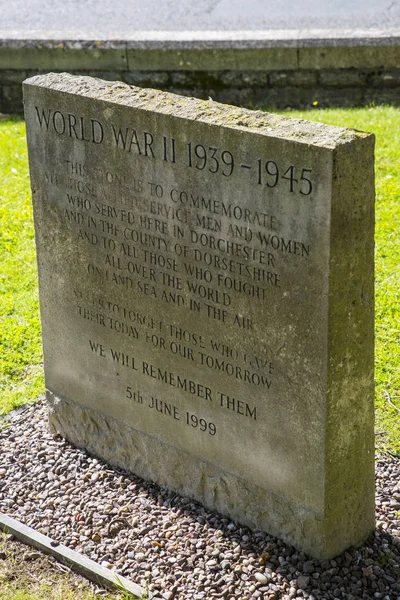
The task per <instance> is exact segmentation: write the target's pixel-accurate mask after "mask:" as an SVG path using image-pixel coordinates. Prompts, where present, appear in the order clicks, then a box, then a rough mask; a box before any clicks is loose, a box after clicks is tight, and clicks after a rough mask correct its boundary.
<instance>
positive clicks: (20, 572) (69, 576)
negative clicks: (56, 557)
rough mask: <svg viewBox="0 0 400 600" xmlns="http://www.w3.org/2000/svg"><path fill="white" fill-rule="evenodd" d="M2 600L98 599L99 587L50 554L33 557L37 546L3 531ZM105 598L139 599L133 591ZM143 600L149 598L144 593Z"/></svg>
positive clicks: (0, 539)
mask: <svg viewBox="0 0 400 600" xmlns="http://www.w3.org/2000/svg"><path fill="white" fill-rule="evenodd" d="M0 551H2V552H3V553H4V554H5V555H6V560H4V559H0V600H96V599H97V598H99V595H98V594H97V589H98V586H94V585H93V584H91V583H90V582H89V581H88V580H87V579H85V578H84V577H82V576H80V575H77V574H76V573H74V572H72V571H70V570H69V569H66V568H65V567H62V566H61V565H59V564H58V563H56V562H54V561H51V560H50V559H49V558H48V557H47V556H46V555H44V554H41V555H40V556H39V557H35V558H34V559H29V554H30V553H32V552H33V553H34V554H37V551H36V550H35V549H34V548H31V547H29V546H26V545H25V544H21V543H18V542H15V541H8V540H7V537H6V535H5V534H4V533H1V532H0ZM100 597H101V598H103V600H135V599H136V600H139V599H138V598H137V597H136V596H133V595H132V594H130V593H129V592H126V591H125V592H123V591H121V592H119V591H115V592H109V593H106V592H103V590H102V595H101V596H100ZM141 600H146V597H145V596H144V597H143V598H142V599H141Z"/></svg>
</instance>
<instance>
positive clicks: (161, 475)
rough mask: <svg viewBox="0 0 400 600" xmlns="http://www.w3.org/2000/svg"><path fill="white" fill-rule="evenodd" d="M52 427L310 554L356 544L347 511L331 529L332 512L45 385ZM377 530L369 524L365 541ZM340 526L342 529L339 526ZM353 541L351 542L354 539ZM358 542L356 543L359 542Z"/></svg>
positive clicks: (90, 449)
mask: <svg viewBox="0 0 400 600" xmlns="http://www.w3.org/2000/svg"><path fill="white" fill-rule="evenodd" d="M47 400H48V405H49V423H50V429H51V430H52V432H53V433H54V434H59V435H61V436H63V437H64V438H66V439H67V440H69V441H70V442H71V443H72V444H74V445H76V446H78V447H80V448H82V449H84V450H86V451H88V452H89V453H90V454H93V455H95V456H97V457H99V458H101V459H103V460H105V461H106V462H107V463H109V464H111V465H113V466H115V467H119V468H122V469H125V470H127V471H130V472H131V473H134V474H135V475H138V476H139V477H142V478H144V479H147V480H151V481H154V482H156V483H158V484H159V485H160V486H162V487H167V488H168V489H172V490H174V491H176V492H178V493H180V494H182V495H184V496H188V497H190V498H193V499H194V500H197V501H199V502H201V503H202V504H204V506H206V507H207V508H209V509H211V510H216V511H218V512H220V513H221V514H223V515H226V516H228V517H230V518H232V519H234V520H237V521H239V522H240V523H242V524H244V525H247V526H248V527H250V528H253V529H261V530H263V531H266V532H268V533H270V534H273V535H275V536H277V537H279V538H281V539H283V540H284V541H285V542H287V543H289V544H292V545H294V546H295V547H296V548H298V549H301V550H303V551H304V552H307V553H308V554H310V555H311V556H313V557H315V558H318V559H322V558H333V557H334V556H337V555H339V554H340V553H342V552H343V551H344V550H346V548H347V547H348V546H349V545H350V544H351V545H355V544H354V540H355V537H354V536H355V534H354V531H353V529H354V527H356V526H357V524H347V523H346V515H343V523H342V527H340V528H339V529H340V531H341V533H339V534H337V533H336V535H335V533H334V532H331V531H327V526H326V523H329V515H325V518H324V515H319V514H315V513H313V512H310V511H308V510H306V509H305V508H304V507H302V506H300V505H296V504H294V503H293V502H289V501H288V500H286V499H285V498H282V497H279V496H277V495H274V494H271V493H270V492H268V491H267V490H264V489H262V488H261V487H257V486H255V485H253V484H251V483H249V482H247V481H244V480H242V479H240V478H238V477H236V476H235V475H232V474H231V473H227V472H224V471H222V470H220V469H218V468H216V467H215V466H214V465H212V464H210V463H208V462H205V461H201V460H199V459H198V458H196V457H194V456H192V455H190V454H188V453H185V452H183V451H182V450H180V449H179V448H174V447H172V446H170V445H168V444H165V443H163V442H161V441H160V440H158V439H157V438H155V437H152V436H149V435H146V434H144V433H142V432H140V431H137V430H135V429H133V428H131V427H128V426H127V425H126V424H125V423H122V422H120V421H117V420H115V419H112V418H110V417H106V416H104V415H103V414H100V413H98V412H96V411H94V410H92V409H89V408H87V407H84V406H81V405H80V404H78V403H76V402H74V401H71V400H69V399H66V398H60V397H59V396H57V395H55V394H53V393H52V392H51V391H49V390H47ZM372 529H373V522H371V523H368V524H365V529H364V531H363V532H362V533H361V534H360V535H359V538H358V544H360V545H361V544H362V543H363V542H364V541H365V539H366V538H367V537H368V535H369V534H370V533H371V531H372ZM336 531H338V528H336ZM350 540H351V541H350ZM356 545H357V544H356Z"/></svg>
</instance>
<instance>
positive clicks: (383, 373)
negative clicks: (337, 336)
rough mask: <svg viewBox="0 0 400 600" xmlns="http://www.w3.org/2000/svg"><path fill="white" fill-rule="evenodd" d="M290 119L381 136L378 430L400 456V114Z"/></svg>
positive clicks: (335, 113) (319, 113) (388, 110)
mask: <svg viewBox="0 0 400 600" xmlns="http://www.w3.org/2000/svg"><path fill="white" fill-rule="evenodd" d="M289 114H290V116H293V117H301V118H304V119H308V120H313V121H320V122H322V123H327V124H329V125H339V126H341V127H352V128H354V129H359V130H361V131H369V132H371V133H374V134H375V136H376V148H375V172H376V231H375V320H376V322H375V382H376V392H375V403H376V428H375V430H376V432H377V434H378V443H379V445H380V447H382V448H384V449H386V450H389V451H391V452H394V453H396V454H400V176H399V172H400V171H399V165H400V109H398V108H394V107H388V106H385V107H370V108H358V109H324V110H320V109H318V110H311V111H291V112H290V113H289ZM391 403H392V404H391ZM393 405H394V406H393ZM395 407H397V409H396V408H395Z"/></svg>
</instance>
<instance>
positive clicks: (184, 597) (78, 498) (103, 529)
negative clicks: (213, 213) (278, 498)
mask: <svg viewBox="0 0 400 600" xmlns="http://www.w3.org/2000/svg"><path fill="white" fill-rule="evenodd" d="M46 422H47V415H46V407H45V404H44V402H40V403H38V404H35V405H34V406H31V407H29V408H27V409H25V410H23V411H22V412H19V413H13V414H12V416H11V417H10V419H9V420H8V421H7V422H6V425H5V427H3V428H2V429H0V450H1V452H0V511H2V512H5V513H6V514H8V515H9V516H12V517H14V518H17V519H19V520H20V521H22V522H24V523H26V524H27V525H29V526H30V527H33V528H35V529H37V530H38V531H40V532H41V533H44V534H46V535H49V536H50V537H52V538H55V539H56V540H58V541H59V542H61V543H63V544H66V545H67V546H69V547H70V548H73V549H75V550H77V551H79V552H82V553H83V554H86V555H87V556H89V557H90V558H92V559H93V560H95V561H97V562H99V563H101V564H102V565H103V566H106V567H108V568H112V569H115V570H116V571H117V572H118V573H120V574H122V575H124V576H126V577H130V578H131V579H132V580H133V581H135V582H136V583H138V584H139V585H142V586H143V587H145V588H148V589H149V590H152V591H153V592H158V593H159V595H160V597H161V598H164V599H165V600H172V599H176V600H201V599H205V600H208V599H211V598H225V599H226V600H245V599H250V598H260V599H267V600H278V599H281V600H294V599H296V598H298V599H300V598H308V599H309V600H313V599H315V600H316V599H324V600H325V599H329V598H345V599H346V600H353V599H355V598H367V599H374V598H382V599H383V600H400V477H399V475H400V460H399V459H396V458H394V457H392V456H390V455H386V454H384V455H380V456H379V457H378V459H377V462H376V478H377V501H376V504H377V530H376V533H375V534H374V535H372V536H371V538H370V539H369V540H368V542H367V543H366V544H365V545H364V546H363V547H362V548H358V549H350V550H349V551H347V552H345V553H344V554H343V555H341V556H339V557H337V558H335V559H334V560H323V561H317V560H312V559H310V558H309V557H308V556H306V555H305V554H303V553H302V552H298V551H296V550H295V549H294V548H293V547H291V546H290V545H288V544H285V543H284V542H282V541H281V540H278V539H276V538H275V537H272V536H270V535H267V534H266V533H263V532H261V531H252V530H250V529H248V528H247V527H241V526H240V524H238V523H236V522H232V521H231V520H230V519H228V518H225V517H223V516H221V515H219V514H217V513H213V512H211V511H209V510H207V509H205V508H204V507H202V506H201V505H200V504H198V503H196V502H193V501H192V500H190V499H188V498H184V497H182V496H179V495H178V494H175V493H173V492H170V491H168V490H166V489H164V488H160V487H159V486H157V485H155V484H153V483H149V482H145V481H143V480H142V479H139V478H138V477H134V476H132V475H130V474H128V473H126V472H125V471H122V470H119V469H113V468H110V467H109V466H108V465H106V464H105V463H103V462H102V461H100V460H97V459H95V458H92V457H91V456H89V455H88V454H87V453H85V452H83V451H81V450H78V449H76V448H74V447H72V446H71V445H70V444H69V443H67V442H66V441H65V440H63V439H61V438H58V437H56V438H54V437H53V436H52V435H50V434H49V432H48V431H47V427H46Z"/></svg>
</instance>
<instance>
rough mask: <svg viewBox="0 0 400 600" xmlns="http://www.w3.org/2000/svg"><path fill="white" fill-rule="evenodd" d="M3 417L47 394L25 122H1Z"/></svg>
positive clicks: (0, 382)
mask: <svg viewBox="0 0 400 600" xmlns="http://www.w3.org/2000/svg"><path fill="white" fill-rule="evenodd" d="M0 224H1V226H0V264H1V268H0V398H1V399H0V415H1V414H4V413H6V412H8V411H9V410H10V409H12V408H15V407H16V406H18V405H21V404H24V403H26V402H29V401H32V400H34V399H35V398H37V396H38V395H39V394H40V393H41V392H43V391H44V384H43V369H42V350H41V340H40V322H39V303H38V293H37V279H36V278H37V276H36V257H35V245H34V232H33V222H32V209H31V202H30V187H29V174H28V163H27V150H26V141H25V125H24V123H23V122H22V121H3V122H0Z"/></svg>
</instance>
